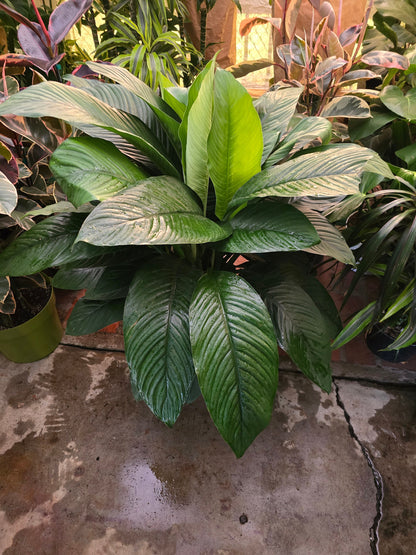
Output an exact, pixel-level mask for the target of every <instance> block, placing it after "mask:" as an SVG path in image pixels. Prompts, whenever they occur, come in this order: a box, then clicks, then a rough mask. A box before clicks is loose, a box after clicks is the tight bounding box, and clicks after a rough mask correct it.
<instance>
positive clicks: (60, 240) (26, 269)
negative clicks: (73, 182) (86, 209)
mask: <svg viewBox="0 0 416 555" xmlns="http://www.w3.org/2000/svg"><path fill="white" fill-rule="evenodd" d="M84 218H85V214H76V213H71V214H59V215H57V216H51V217H50V218H47V219H46V220H43V221H42V222H39V223H38V224H36V225H35V226H34V227H32V228H31V229H29V230H27V231H25V232H24V233H23V234H21V235H19V237H17V239H15V240H14V241H13V242H12V243H11V244H10V245H9V246H8V247H7V248H6V249H5V250H4V251H3V252H2V253H0V272H1V275H10V276H19V275H29V274H35V273H36V272H39V271H41V270H44V269H45V268H48V267H49V266H53V265H54V264H55V263H56V261H57V260H58V261H62V260H63V259H64V258H65V256H66V255H67V254H68V251H70V249H71V247H72V245H73V243H74V240H75V238H76V236H77V234H78V231H79V229H80V227H81V224H82V222H83V221H84Z"/></svg>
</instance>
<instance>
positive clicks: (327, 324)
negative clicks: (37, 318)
mask: <svg viewBox="0 0 416 555" xmlns="http://www.w3.org/2000/svg"><path fill="white" fill-rule="evenodd" d="M88 66H89V67H90V69H92V70H94V71H96V72H97V73H99V74H101V75H102V76H103V77H107V78H108V79H111V80H113V81H114V82H115V83H113V84H112V83H104V82H102V81H96V80H91V79H81V78H77V77H73V76H69V80H70V82H71V84H72V85H73V86H67V85H63V84H60V83H52V82H48V83H41V84H38V85H35V86H33V87H29V88H27V89H25V90H24V91H21V92H19V93H18V94H17V95H14V96H13V97H12V98H10V99H9V100H8V101H7V102H5V103H4V104H3V105H2V106H0V115H3V114H10V113H12V114H19V115H24V116H31V117H38V116H42V117H43V116H52V117H60V118H63V119H64V120H66V121H67V122H68V123H70V124H71V125H72V126H73V127H74V128H76V129H78V130H81V131H82V132H84V135H81V136H79V131H78V132H77V133H76V135H77V136H73V137H72V138H69V139H67V140H66V141H64V142H63V143H62V144H61V145H60V146H59V147H58V148H57V149H56V151H55V152H54V154H53V155H52V157H51V161H50V167H51V169H52V171H53V173H54V175H55V177H56V179H57V181H58V182H59V184H60V186H61V187H62V189H63V190H64V192H65V193H66V195H67V197H68V200H69V201H70V202H71V203H72V204H73V209H72V210H67V211H66V212H65V213H62V214H54V215H52V216H50V217H48V218H46V219H44V220H42V221H40V222H39V223H37V224H36V225H35V226H34V227H32V228H31V229H30V230H28V231H25V232H24V233H22V234H21V235H20V236H19V237H17V239H16V240H15V241H14V242H13V243H12V244H11V245H10V246H9V247H8V248H7V249H6V250H5V251H4V252H3V253H2V254H1V255H0V268H1V272H2V273H3V274H4V273H8V274H9V275H21V274H25V273H28V272H35V271H39V270H41V269H43V268H47V267H50V266H54V267H59V268H60V269H59V271H58V273H57V274H56V276H55V278H54V283H55V284H56V285H58V284H59V285H60V286H65V287H72V288H78V287H80V286H81V287H83V288H86V290H87V293H86V295H85V297H84V298H83V299H82V300H80V301H79V302H78V303H77V305H76V306H75V309H74V311H73V313H72V316H71V319H70V321H69V323H68V326H69V331H70V332H71V333H89V332H91V331H94V330H95V329H100V328H102V327H103V326H105V325H107V324H110V323H111V322H114V321H118V320H120V319H123V329H124V340H125V350H126V358H127V361H128V364H129V368H130V375H131V382H132V388H133V393H134V395H135V396H136V397H137V398H139V399H144V400H145V401H146V403H147V404H148V406H149V407H150V408H151V410H152V411H153V412H154V414H155V415H156V416H158V417H159V418H160V419H161V420H163V421H164V422H165V423H166V424H168V425H169V426H172V425H173V424H174V422H175V420H176V419H177V417H178V415H179V413H180V411H181V408H182V406H183V404H184V403H185V402H186V401H187V399H188V398H189V395H190V391H191V389H192V387H193V385H195V382H196V381H197V382H198V384H199V387H200V389H201V391H202V395H203V397H204V399H205V402H206V405H207V407H208V410H209V412H210V414H211V416H212V418H213V420H214V422H215V424H216V426H217V428H218V429H219V431H220V433H221V434H222V436H223V437H224V439H225V440H226V441H227V442H228V443H229V444H230V446H231V447H232V449H233V450H234V452H235V453H236V454H237V456H241V455H242V454H243V453H244V451H245V449H246V448H247V447H248V446H249V445H250V443H251V442H252V441H253V439H254V438H255V437H256V435H257V434H258V433H259V432H260V431H261V430H262V429H263V428H264V427H265V426H266V425H267V423H268V421H269V419H270V416H271V413H272V408H273V400H274V396H275V392H276V387H277V375H278V350H277V347H278V344H279V345H280V346H281V347H282V348H283V349H284V350H286V352H287V353H288V354H289V356H290V357H291V358H292V359H293V360H294V362H295V363H296V364H297V365H298V366H299V368H300V369H301V370H302V371H303V372H304V373H305V375H306V376H308V377H309V378H310V379H312V380H313V381H314V382H315V383H317V384H318V385H319V386H320V387H321V388H322V389H324V390H325V391H330V389H331V369H330V354H331V348H330V342H331V338H333V337H334V336H335V335H336V334H337V333H338V331H339V329H340V322H339V317H338V313H337V311H336V309H335V307H334V304H333V302H332V300H331V298H330V297H329V295H328V293H327V292H326V290H325V288H324V287H323V286H321V285H320V283H319V282H318V281H317V280H316V279H315V278H314V277H313V276H312V275H311V274H310V273H309V271H308V265H307V264H306V263H305V259H304V257H308V256H310V254H309V253H310V252H312V253H318V254H330V255H332V256H336V257H338V258H339V259H341V260H343V261H351V259H352V254H351V251H350V250H349V249H348V247H347V245H346V243H345V241H344V240H343V239H342V236H341V234H340V233H339V231H338V230H337V229H336V228H335V227H334V226H332V225H331V224H330V223H329V222H328V220H327V219H326V218H325V217H324V216H322V215H321V214H320V213H319V212H318V211H317V210H314V209H313V208H311V207H310V206H309V205H308V203H307V202H300V199H303V201H305V199H307V198H308V197H310V196H323V197H326V196H331V197H332V196H336V195H346V194H349V193H355V192H357V191H358V186H359V182H360V176H361V174H362V172H363V171H364V170H366V169H367V170H369V171H377V172H378V173H384V172H387V173H388V174H389V175H390V172H389V171H388V168H386V166H385V165H384V164H383V163H382V162H381V160H380V159H378V158H377V156H376V155H375V153H374V152H372V151H370V150H369V149H366V148H363V147H360V146H357V145H347V144H337V145H330V144H328V143H329V141H330V139H331V124H330V122H328V120H326V119H324V118H317V117H314V118H300V119H299V118H297V117H295V118H294V119H293V117H294V116H295V115H296V114H295V113H296V105H297V101H298V98H299V95H300V94H301V93H302V88H299V89H298V90H296V89H293V88H285V87H282V88H281V89H278V90H275V91H272V92H270V93H267V94H266V95H264V96H263V97H261V98H260V99H259V100H258V101H256V102H255V103H253V101H252V99H251V98H250V96H249V94H248V93H247V91H246V90H245V89H244V88H243V87H242V86H241V85H240V84H239V83H238V82H237V81H236V80H235V79H234V77H233V76H232V75H231V74H230V73H229V72H227V71H223V70H216V68H215V64H214V62H210V63H209V64H208V65H207V67H206V68H205V69H204V71H203V72H202V73H201V74H200V75H199V76H198V77H197V79H196V80H195V82H194V83H193V85H192V86H191V87H190V88H189V89H183V88H179V87H170V88H166V89H162V97H160V96H158V95H157V94H156V93H155V92H154V91H152V90H151V89H150V88H149V87H148V86H147V85H145V84H144V83H143V82H142V81H140V80H139V79H137V78H136V77H135V76H133V75H132V74H130V73H129V72H128V71H126V70H125V69H123V68H120V67H117V66H111V65H108V64H99V63H88ZM317 144H320V145H321V146H320V147H317ZM300 251H307V253H308V254H306V253H305V252H300ZM241 255H243V258H241Z"/></svg>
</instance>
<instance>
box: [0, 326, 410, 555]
mask: <svg viewBox="0 0 416 555" xmlns="http://www.w3.org/2000/svg"><path fill="white" fill-rule="evenodd" d="M116 335H117V334H107V337H108V341H107V343H108V344H110V347H108V346H107V347H106V345H105V337H106V336H105V334H102V333H101V335H100V337H101V339H100V341H101V342H102V343H101V345H100V348H101V349H102V350H97V349H92V348H90V347H88V346H86V345H82V346H76V345H73V344H70V343H71V342H72V341H73V338H72V339H71V338H67V337H64V339H63V344H62V345H61V346H60V347H59V348H58V349H57V351H55V353H53V354H52V355H50V356H49V357H48V358H46V359H44V360H42V361H39V362H35V363H32V364H19V365H18V364H14V363H11V362H9V361H7V360H6V359H4V358H3V357H1V356H0V382H1V385H0V391H1V398H0V552H1V553H5V554H8V555H11V554H15V555H23V554H24V555H26V554H28V553H30V554H31V553H33V554H36V555H37V554H47V555H49V554H54V555H55V554H59V555H61V554H62V555H69V554H71V555H72V554H74V555H75V554H77V555H80V554H88V555H95V554H117V555H119V554H120V555H124V554H126V555H130V554H131V555H133V554H144V555H150V554H158V555H159V554H162V555H164V554H167V555H170V554H172V555H173V554H180V555H182V554H183V555H188V554H189V555H194V554H207V555H208V554H209V555H211V554H218V555H219V554H221V555H228V554H247V555H249V554H250V555H252V554H254V553H258V554H278V555H280V554H282V555H290V554H296V555H315V554H316V555H322V554H331V555H334V554H342V555H344V554H350V553H351V554H354V555H356V554H359V555H361V554H371V553H381V554H386V555H388V554H392V555H400V554H406V555H407V554H412V553H415V540H416V432H415V418H416V411H415V408H416V379H415V378H416V373H414V372H411V371H406V370H403V371H402V372H401V371H400V370H397V369H396V368H393V369H391V370H389V369H386V368H384V369H382V370H383V371H382V372H379V369H377V368H373V369H372V370H371V369H363V368H361V369H359V370H358V371H357V370H356V369H354V368H351V372H348V371H347V370H346V368H345V365H344V366H343V367H341V366H339V365H338V367H336V368H334V374H335V375H336V377H335V378H334V388H333V391H332V393H331V394H330V395H327V394H324V393H322V392H320V390H319V389H318V388H317V387H315V386H313V385H312V384H311V383H310V382H309V381H308V380H306V379H305V378H304V377H303V376H302V375H301V374H300V373H298V372H297V371H296V370H294V369H293V368H292V367H291V366H290V364H288V363H287V362H286V363H285V362H284V361H283V363H282V366H283V369H282V370H281V375H280V387H279V392H278V396H277V399H276V405H275V411H274V414H273V418H272V422H271V424H270V426H269V427H268V428H267V429H266V430H265V431H264V432H263V433H262V434H261V435H260V436H259V437H258V438H257V439H256V441H255V442H254V443H253V445H252V446H251V447H250V448H249V449H248V450H247V452H246V454H245V455H244V456H243V457H242V458H241V459H239V460H237V459H236V458H235V457H234V455H233V453H232V452H231V451H230V449H229V448H228V446H227V445H226V444H225V443H224V441H223V440H222V439H221V437H220V436H219V434H218V432H217V430H216V429H215V427H214V425H213V424H212V422H211V420H210V418H209V415H208V414H207V411H206V408H205V405H204V403H203V401H202V400H201V399H199V400H198V401H197V402H195V403H194V404H192V405H189V406H187V407H186V408H185V409H184V411H183V414H182V415H181V417H180V419H179V420H178V422H177V424H176V425H175V426H174V428H173V429H168V428H167V427H166V426H165V425H163V424H162V423H160V422H159V421H157V419H156V418H155V417H154V416H153V415H152V414H151V412H150V411H149V410H148V409H147V407H146V406H145V405H144V404H143V403H136V402H135V401H134V400H133V398H132V395H131V393H130V385H129V379H128V369H127V366H126V363H125V361H124V355H123V353H122V352H119V351H118V350H111V349H114V348H116V349H117V345H114V342H117V339H116ZM103 337H104V339H103ZM94 341H95V343H96V344H98V343H99V341H98V340H94ZM87 342H88V341H87ZM65 343H69V344H65Z"/></svg>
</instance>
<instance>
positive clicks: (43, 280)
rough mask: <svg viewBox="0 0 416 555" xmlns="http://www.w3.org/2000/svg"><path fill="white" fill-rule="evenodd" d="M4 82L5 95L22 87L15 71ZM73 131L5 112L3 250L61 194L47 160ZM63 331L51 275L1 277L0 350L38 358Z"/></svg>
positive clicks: (0, 95) (1, 128)
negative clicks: (13, 74) (49, 276)
mask: <svg viewBox="0 0 416 555" xmlns="http://www.w3.org/2000/svg"><path fill="white" fill-rule="evenodd" d="M0 87H1V92H0V100H1V101H4V99H5V98H7V97H9V96H10V95H13V94H15V93H16V92H17V91H18V90H19V84H18V82H17V80H16V79H14V78H13V77H11V76H7V77H5V78H3V79H2V80H1V81H0ZM67 132H68V128H67V126H65V125H61V122H59V121H54V120H52V119H51V120H48V121H46V120H44V121H42V120H31V119H29V118H23V117H12V116H10V117H3V118H1V123H0V168H1V171H0V252H1V251H3V250H4V249H5V248H6V247H7V245H8V244H10V243H11V242H12V241H13V239H14V237H16V236H17V235H19V233H20V232H21V231H22V230H25V229H30V227H32V226H33V225H34V224H35V220H34V217H35V216H36V215H38V214H42V213H43V211H44V210H45V206H47V205H48V204H50V203H54V204H56V203H57V201H59V200H60V199H61V196H60V193H59V191H58V190H57V189H56V186H55V180H54V179H53V176H52V174H51V172H50V170H49V168H48V164H47V160H48V156H50V154H51V153H52V152H53V150H54V149H55V148H56V146H57V145H58V144H59V142H62V141H63V140H64V138H65V137H66V135H67ZM46 210H47V208H46ZM30 274H32V272H30ZM62 334H63V330H62V326H61V324H60V321H59V318H58V314H57V310H56V305H55V296H54V292H53V289H52V286H51V280H50V279H49V278H48V277H47V276H45V275H42V274H39V273H34V274H33V275H26V276H20V277H10V276H7V275H4V276H2V277H1V278H0V352H2V353H3V354H4V355H5V356H6V357H7V358H9V359H10V360H13V361H15V362H32V361H34V360H38V359H40V358H43V357H45V356H47V355H48V354H49V353H51V352H52V351H53V350H54V349H55V348H56V347H57V345H58V344H59V342H60V340H61V337H62Z"/></svg>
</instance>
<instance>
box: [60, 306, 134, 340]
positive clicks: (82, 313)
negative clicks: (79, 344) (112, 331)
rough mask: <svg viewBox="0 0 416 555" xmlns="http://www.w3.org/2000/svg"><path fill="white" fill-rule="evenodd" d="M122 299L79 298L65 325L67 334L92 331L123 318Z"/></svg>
mask: <svg viewBox="0 0 416 555" xmlns="http://www.w3.org/2000/svg"><path fill="white" fill-rule="evenodd" d="M123 310H124V299H115V300H111V301H91V300H88V299H85V298H82V299H80V300H79V301H78V302H77V304H76V305H75V307H74V308H73V310H72V312H71V315H70V317H69V319H68V323H67V326H66V330H65V332H66V334H67V335H85V334H87V333H94V332H95V331H98V330H101V329H102V328H105V327H106V326H108V325H110V324H113V323H114V322H119V321H120V320H122V319H123Z"/></svg>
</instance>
